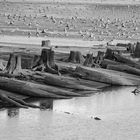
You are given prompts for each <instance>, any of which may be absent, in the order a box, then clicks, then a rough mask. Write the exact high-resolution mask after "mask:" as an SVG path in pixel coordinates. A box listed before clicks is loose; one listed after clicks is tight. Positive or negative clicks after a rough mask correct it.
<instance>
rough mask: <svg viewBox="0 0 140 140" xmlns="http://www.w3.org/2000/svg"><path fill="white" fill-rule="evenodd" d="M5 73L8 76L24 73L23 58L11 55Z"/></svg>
mask: <svg viewBox="0 0 140 140" xmlns="http://www.w3.org/2000/svg"><path fill="white" fill-rule="evenodd" d="M3 72H4V73H8V74H20V73H22V68H21V56H20V55H16V54H10V57H9V60H8V63H7V66H6V68H5V70H4V71H3Z"/></svg>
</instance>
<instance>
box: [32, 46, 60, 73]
mask: <svg viewBox="0 0 140 140" xmlns="http://www.w3.org/2000/svg"><path fill="white" fill-rule="evenodd" d="M32 69H33V70H35V71H45V72H48V73H52V74H60V73H59V69H58V66H57V65H56V64H55V60H54V51H53V50H52V49H51V48H50V49H43V50H42V53H41V56H40V58H39V59H38V58H36V62H35V64H34V66H33V67H32Z"/></svg>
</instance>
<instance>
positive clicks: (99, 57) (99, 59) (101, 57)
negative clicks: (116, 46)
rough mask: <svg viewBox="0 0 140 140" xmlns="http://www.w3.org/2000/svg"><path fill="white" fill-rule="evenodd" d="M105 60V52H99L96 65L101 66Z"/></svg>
mask: <svg viewBox="0 0 140 140" xmlns="http://www.w3.org/2000/svg"><path fill="white" fill-rule="evenodd" d="M103 59H104V52H101V51H98V55H97V57H96V58H95V60H94V62H95V63H96V64H99V65H100V64H101V62H102V61H103Z"/></svg>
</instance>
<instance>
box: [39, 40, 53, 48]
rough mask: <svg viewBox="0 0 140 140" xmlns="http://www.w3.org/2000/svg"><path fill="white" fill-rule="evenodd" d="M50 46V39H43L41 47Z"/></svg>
mask: <svg viewBox="0 0 140 140" xmlns="http://www.w3.org/2000/svg"><path fill="white" fill-rule="evenodd" d="M50 46H51V41H50V40H43V41H42V44H41V47H50Z"/></svg>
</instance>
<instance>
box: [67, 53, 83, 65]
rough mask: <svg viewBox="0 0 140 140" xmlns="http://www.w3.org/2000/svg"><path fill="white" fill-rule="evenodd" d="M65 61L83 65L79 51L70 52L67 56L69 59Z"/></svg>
mask: <svg viewBox="0 0 140 140" xmlns="http://www.w3.org/2000/svg"><path fill="white" fill-rule="evenodd" d="M67 61H68V62H71V63H79V64H83V63H84V57H83V56H82V54H81V52H79V51H70V55H69V58H68V60H67Z"/></svg>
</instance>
